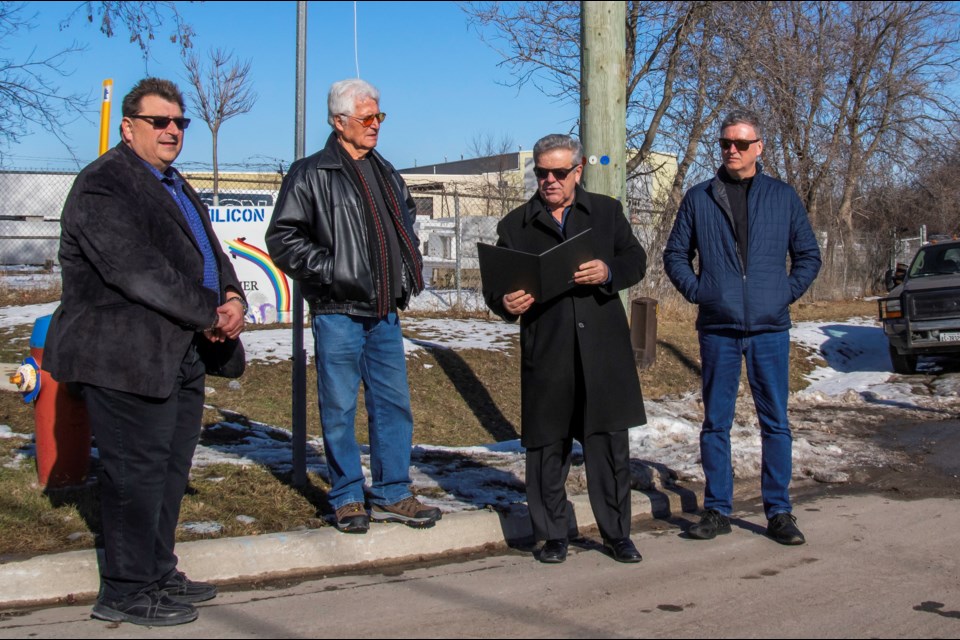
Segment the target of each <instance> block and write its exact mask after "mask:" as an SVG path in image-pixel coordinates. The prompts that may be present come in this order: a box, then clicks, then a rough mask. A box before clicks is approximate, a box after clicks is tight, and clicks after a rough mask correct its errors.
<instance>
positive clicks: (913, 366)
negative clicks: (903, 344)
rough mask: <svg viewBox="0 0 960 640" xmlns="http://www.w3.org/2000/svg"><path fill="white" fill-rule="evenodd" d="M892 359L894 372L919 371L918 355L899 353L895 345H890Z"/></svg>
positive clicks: (910, 372)
mask: <svg viewBox="0 0 960 640" xmlns="http://www.w3.org/2000/svg"><path fill="white" fill-rule="evenodd" d="M890 361H891V362H892V363H893V371H894V373H899V374H901V375H911V374H914V373H916V372H917V356H916V355H912V354H909V353H907V354H903V355H901V354H899V353H897V349H896V347H894V346H892V345H891V346H890Z"/></svg>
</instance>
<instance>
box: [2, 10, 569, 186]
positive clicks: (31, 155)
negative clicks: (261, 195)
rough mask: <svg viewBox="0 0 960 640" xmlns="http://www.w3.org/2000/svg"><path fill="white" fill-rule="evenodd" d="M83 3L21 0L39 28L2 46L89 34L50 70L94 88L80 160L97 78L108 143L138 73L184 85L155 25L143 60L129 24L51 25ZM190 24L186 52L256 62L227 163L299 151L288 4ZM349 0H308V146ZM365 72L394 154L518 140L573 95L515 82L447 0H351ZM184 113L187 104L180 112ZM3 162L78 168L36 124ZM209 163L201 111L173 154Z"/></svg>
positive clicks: (91, 126) (450, 152)
mask: <svg viewBox="0 0 960 640" xmlns="http://www.w3.org/2000/svg"><path fill="white" fill-rule="evenodd" d="M79 4H80V3H78V2H43V3H40V2H28V3H26V9H25V14H27V15H32V14H36V17H35V20H34V22H35V24H36V27H35V28H34V29H33V30H32V31H30V32H24V33H21V34H19V36H18V38H16V39H13V38H8V39H6V41H4V42H3V43H2V45H3V48H4V49H5V51H4V52H3V55H4V57H14V58H21V59H22V58H23V57H24V56H25V55H26V54H27V53H28V52H29V51H30V50H34V49H35V51H36V54H35V56H41V55H45V54H46V55H49V54H52V53H54V52H55V51H57V50H59V49H60V48H63V47H64V46H68V45H70V44H71V43H72V42H73V41H76V42H78V43H79V44H82V45H86V47H87V50H86V51H85V52H84V53H81V54H76V55H74V57H73V58H70V59H69V60H68V62H67V65H66V67H67V68H68V69H71V70H72V73H71V75H70V76H69V77H67V78H64V79H60V80H58V83H59V84H60V86H61V88H62V90H64V91H75V90H80V91H83V92H87V91H89V92H90V95H91V97H92V98H93V101H92V102H91V113H90V116H89V117H90V122H83V121H80V122H78V123H76V124H74V125H72V126H71V127H70V129H69V135H70V137H71V141H70V142H71V144H72V146H73V147H74V150H75V152H76V154H77V156H78V158H79V159H80V160H81V163H82V164H86V163H87V162H89V161H91V160H93V159H94V158H95V157H96V154H97V147H98V139H99V109H100V107H99V102H98V96H99V92H100V87H101V83H102V82H103V80H104V79H106V78H112V79H113V81H114V103H113V114H112V118H111V139H110V142H111V144H115V143H116V142H117V141H118V139H117V125H118V123H119V117H120V115H119V111H120V108H119V102H120V100H121V99H122V97H123V95H124V94H125V93H126V92H127V91H129V89H130V87H131V86H132V85H133V84H134V83H135V82H136V81H137V80H139V79H140V78H141V77H144V76H145V75H155V76H161V77H167V78H170V79H173V80H175V81H177V82H178V84H180V86H181V89H186V80H185V72H184V68H183V63H182V61H181V58H180V55H179V47H178V46H177V45H174V44H171V43H170V42H169V41H168V40H167V39H165V37H164V36H165V35H166V34H167V33H168V32H169V29H168V28H167V25H164V28H163V29H162V30H161V31H160V32H159V33H158V37H157V40H155V41H154V43H153V46H152V48H151V51H150V57H149V58H148V59H147V60H144V58H143V56H142V55H141V52H140V50H139V48H138V47H137V45H136V44H133V43H130V42H128V41H127V40H128V38H127V37H126V32H125V31H120V30H118V35H116V36H114V37H113V38H107V37H106V36H104V35H103V34H101V33H100V31H99V28H98V24H90V23H88V22H86V20H85V19H84V18H83V16H82V15H79V16H77V17H75V18H74V19H73V21H72V23H71V25H70V27H69V28H67V29H64V30H61V29H60V27H59V25H60V23H61V22H62V21H63V19H64V18H65V17H66V16H68V15H69V14H70V12H71V11H72V10H73V9H75V8H76V7H77V6H78V5H79ZM177 4H178V6H179V8H180V11H181V14H182V15H183V16H184V18H185V19H186V21H187V22H189V23H190V24H191V25H192V26H193V28H194V30H195V31H196V34H197V35H196V38H195V39H194V51H196V52H197V53H199V54H201V55H205V54H206V52H207V50H208V49H210V48H213V47H222V48H224V49H227V50H234V51H235V52H236V55H237V56H238V57H240V58H243V59H250V60H251V61H252V65H253V69H252V77H253V87H254V90H255V91H256V92H257V93H258V94H259V100H258V102H257V104H256V107H255V108H254V109H253V110H252V111H251V112H250V113H248V114H245V115H240V116H237V117H235V118H234V119H232V120H229V121H228V122H226V123H225V124H224V125H223V126H222V127H221V129H220V145H219V147H220V162H221V167H222V168H224V169H226V168H229V167H227V166H225V165H229V164H233V163H247V162H258V161H260V162H263V161H264V157H266V158H277V159H283V160H284V161H285V166H286V164H287V163H288V162H289V161H290V160H292V159H293V145H294V75H295V62H296V58H295V56H296V3H294V2H269V3H266V2H204V3H187V2H183V3H177ZM353 7H354V3H353V2H310V3H308V19H307V36H308V38H307V39H308V41H307V153H308V154H309V153H312V152H313V151H315V150H317V149H318V148H319V147H320V146H322V144H323V142H324V141H325V140H326V137H327V135H328V134H329V132H330V127H329V125H328V124H327V122H326V94H327V90H328V88H329V86H330V84H331V83H332V82H334V81H336V80H341V79H343V78H349V77H355V76H356V69H355V64H354V26H353ZM357 7H358V9H357V10H358V27H357V29H358V38H359V64H360V75H361V77H363V78H364V79H365V80H367V81H369V82H371V83H373V84H374V85H376V86H377V87H378V88H379V89H380V92H381V104H380V107H381V109H382V110H383V111H385V112H387V113H388V114H389V117H388V119H387V121H386V122H385V123H384V126H383V129H382V131H381V136H380V144H379V147H378V149H379V150H380V152H381V153H383V154H384V156H385V157H386V158H387V159H388V160H390V161H391V162H393V163H394V164H395V165H396V166H397V167H406V166H412V165H413V164H414V163H416V164H418V165H424V164H433V163H436V162H442V161H443V160H444V158H445V157H446V158H447V159H449V160H454V159H459V158H460V155H461V154H467V152H468V147H469V142H470V140H471V139H472V138H473V137H474V136H476V135H477V134H485V133H490V134H492V135H493V136H494V137H495V138H496V139H499V138H501V137H502V136H503V135H504V134H505V135H507V136H508V137H510V138H512V139H513V141H514V143H515V145H516V146H521V147H523V148H524V149H530V148H531V147H532V146H533V143H534V142H535V141H536V140H537V139H538V138H539V137H540V136H542V135H544V134H547V133H554V132H564V133H565V132H568V131H570V130H571V129H572V128H573V127H574V126H575V123H576V119H577V116H578V108H577V107H576V106H575V105H569V104H559V103H557V102H555V101H554V100H553V99H551V98H548V97H546V96H544V95H543V94H542V93H540V92H539V91H538V90H537V89H536V88H534V87H532V86H527V87H524V88H523V89H522V90H519V91H518V90H517V89H516V88H514V87H509V86H504V85H505V83H508V82H510V81H511V80H512V78H511V77H510V76H509V74H508V73H507V72H506V71H505V70H504V69H501V68H498V67H497V63H498V62H500V57H499V56H498V55H497V54H496V53H495V52H494V51H493V50H492V49H491V48H490V47H489V46H487V45H486V44H484V43H483V42H481V40H480V38H479V36H478V35H477V34H476V33H475V31H474V30H473V29H472V28H469V27H468V26H467V20H466V15H465V14H464V13H463V12H462V11H461V10H460V8H459V7H458V6H457V5H456V4H455V3H453V2H359V3H357ZM187 115H188V116H190V115H194V116H195V114H191V113H189V112H188V114H187ZM4 153H5V155H6V156H7V158H6V160H5V165H6V166H7V167H8V168H23V169H45V168H53V169H72V168H75V166H76V165H75V163H72V162H70V161H69V158H70V156H69V154H68V153H67V152H66V150H65V149H64V148H63V145H62V144H60V143H59V142H58V141H57V140H56V139H55V138H53V137H52V136H50V135H49V134H46V133H45V132H43V131H42V130H40V129H39V128H37V129H34V131H33V132H32V134H31V135H29V136H26V137H24V138H23V139H22V141H21V142H20V143H19V144H17V145H14V146H11V147H9V148H6V149H4ZM210 162H211V139H210V131H209V129H208V128H207V126H206V124H205V123H204V122H202V121H201V120H198V119H195V120H194V122H193V123H192V124H191V127H190V129H189V131H188V132H187V138H186V143H185V145H184V151H183V153H182V154H181V155H180V159H179V161H178V163H177V164H178V166H186V167H189V166H190V164H191V163H205V164H209V163H210Z"/></svg>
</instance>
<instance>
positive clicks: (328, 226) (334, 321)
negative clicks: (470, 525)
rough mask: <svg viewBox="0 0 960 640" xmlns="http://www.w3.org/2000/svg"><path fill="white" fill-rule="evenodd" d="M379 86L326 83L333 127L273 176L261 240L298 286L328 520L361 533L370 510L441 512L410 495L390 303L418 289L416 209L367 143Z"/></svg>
mask: <svg viewBox="0 0 960 640" xmlns="http://www.w3.org/2000/svg"><path fill="white" fill-rule="evenodd" d="M379 103H380V94H379V92H378V91H377V90H376V89H375V88H374V87H373V86H371V85H370V84H368V83H367V82H364V81H363V80H359V79H354V80H342V81H340V82H336V83H334V84H333V86H332V87H331V88H330V94H329V96H328V99H327V107H328V112H329V113H328V118H327V119H328V121H329V122H330V126H331V127H333V132H332V133H331V134H330V137H329V138H328V139H327V144H326V146H325V147H324V148H323V149H322V150H321V151H320V152H318V153H316V154H314V155H312V156H309V157H307V158H304V159H302V160H299V161H297V162H296V163H294V165H293V166H292V167H291V168H290V172H289V173H288V174H287V175H286V177H284V180H283V185H282V186H281V187H280V195H279V197H278V199H277V204H276V207H275V208H274V212H273V218H272V220H271V221H270V226H269V228H268V229H267V236H266V243H267V248H268V250H269V252H270V257H271V258H272V259H273V261H274V263H275V264H276V265H277V266H278V267H279V268H280V269H281V270H283V272H284V273H286V274H287V275H289V276H290V277H291V278H293V279H294V280H297V281H298V282H299V283H300V286H301V289H302V291H303V295H304V298H305V299H306V300H307V302H308V304H309V305H310V313H311V315H312V318H313V322H312V326H313V335H314V343H315V345H316V365H317V391H318V395H317V397H318V401H319V404H320V424H321V428H322V430H323V443H324V450H325V453H326V457H327V470H328V475H329V479H330V485H331V488H330V494H329V499H330V503H331V505H332V506H333V508H334V509H335V510H336V514H335V518H336V525H337V527H338V528H339V529H340V530H341V531H344V532H349V533H364V532H366V531H367V529H368V527H369V522H370V518H371V517H372V518H373V519H374V520H375V521H380V522H402V523H404V524H406V525H408V526H411V527H429V526H433V524H434V523H435V522H436V521H437V520H439V519H440V516H441V513H440V510H439V509H437V508H431V507H426V506H424V505H423V504H422V503H421V502H420V501H419V500H417V499H416V498H415V497H414V496H413V495H412V494H411V493H410V473H409V468H410V446H411V442H412V440H413V414H412V412H411V410H410V392H409V387H408V385H407V369H406V359H405V356H404V350H403V336H402V335H401V332H400V320H399V317H398V315H397V311H398V309H404V308H406V306H407V303H408V302H409V300H410V297H411V296H413V295H417V294H418V293H420V291H421V290H422V289H423V276H422V274H421V272H422V258H421V256H420V251H419V241H418V239H417V236H416V234H415V233H414V231H413V217H414V212H415V211H416V209H415V207H414V203H413V199H412V198H411V197H410V192H409V191H408V190H407V187H406V185H405V184H404V182H403V179H402V178H401V177H400V174H398V173H397V172H396V170H395V169H394V168H393V166H392V165H391V164H390V163H389V162H387V161H386V160H384V159H383V157H382V156H381V155H380V154H379V153H377V152H376V151H375V150H374V148H375V147H376V145H377V140H378V137H379V133H380V124H381V123H382V122H383V120H384V118H386V114H384V113H382V112H381V111H380V104H379ZM361 380H363V384H364V399H365V402H366V408H367V414H368V416H369V429H370V473H371V476H372V483H371V485H370V487H369V502H370V513H369V514H368V512H367V509H366V506H365V496H364V475H363V467H362V465H361V462H360V448H359V446H358V445H357V441H356V436H355V433H354V418H355V415H356V408H357V392H358V391H359V386H360V381H361Z"/></svg>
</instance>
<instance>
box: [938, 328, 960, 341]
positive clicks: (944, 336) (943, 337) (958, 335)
mask: <svg viewBox="0 0 960 640" xmlns="http://www.w3.org/2000/svg"><path fill="white" fill-rule="evenodd" d="M940 342H960V332H957V331H952V332H950V333H941V334H940Z"/></svg>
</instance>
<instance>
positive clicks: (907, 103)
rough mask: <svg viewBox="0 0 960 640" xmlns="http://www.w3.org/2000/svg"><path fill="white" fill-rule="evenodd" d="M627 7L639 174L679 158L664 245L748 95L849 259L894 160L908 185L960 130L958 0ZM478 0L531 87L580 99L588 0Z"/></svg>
mask: <svg viewBox="0 0 960 640" xmlns="http://www.w3.org/2000/svg"><path fill="white" fill-rule="evenodd" d="M627 5H628V6H627V18H626V20H627V34H628V37H627V42H626V43H625V45H626V53H627V61H628V64H629V67H630V72H629V74H628V77H627V79H626V90H627V101H628V107H627V109H628V110H627V140H628V146H629V147H630V148H631V149H634V150H636V152H635V153H634V154H633V155H632V156H631V160H630V164H629V170H630V173H629V174H628V176H630V177H634V178H635V177H637V176H642V175H643V174H651V173H655V172H656V171H657V170H658V167H657V166H656V163H655V162H653V161H652V159H653V158H654V157H655V155H654V153H653V152H654V150H655V149H656V150H659V151H665V152H668V153H673V154H675V155H676V156H677V173H676V176H675V179H674V182H673V185H672V186H671V188H670V190H669V195H668V196H667V197H665V198H663V199H662V207H663V209H662V211H663V214H665V215H662V216H661V217H660V218H659V222H660V229H659V231H658V232H657V233H654V234H653V235H651V242H653V243H654V244H653V246H652V247H651V250H652V251H657V250H658V248H659V243H661V242H662V241H663V237H664V233H665V231H666V230H667V225H668V223H669V222H670V219H669V218H670V217H672V216H671V214H672V212H673V211H675V210H676V207H677V205H678V204H679V200H680V197H681V195H682V193H683V191H684V189H685V188H686V187H687V186H688V183H689V181H690V180H691V178H697V179H702V178H706V177H708V176H709V175H710V174H712V173H713V171H714V170H715V168H716V164H717V158H716V155H715V153H716V147H715V145H714V142H713V140H712V138H714V137H715V135H716V124H717V121H718V118H719V117H720V116H721V115H722V113H724V112H725V111H727V110H729V109H730V108H732V107H734V106H746V107H751V108H754V109H755V110H757V111H758V112H759V113H760V114H761V116H762V117H763V118H764V119H765V120H766V126H765V128H764V138H765V142H766V150H765V152H764V165H765V170H766V171H767V172H768V173H771V174H772V175H774V176H777V177H780V178H782V179H784V180H786V181H788V182H790V183H792V184H793V185H794V186H795V187H796V188H797V190H798V192H799V193H800V195H801V198H802V199H803V201H804V203H805V205H806V206H807V208H808V210H809V212H810V217H811V220H812V222H813V223H814V225H815V227H816V228H818V229H819V230H822V231H823V230H825V231H827V232H828V233H829V234H830V237H829V239H828V244H829V246H830V251H831V252H832V251H833V250H834V248H836V247H844V246H845V247H847V248H848V249H851V251H849V252H848V255H847V256H846V257H845V258H844V259H847V258H849V256H850V255H852V254H853V253H855V252H856V249H855V248H854V238H853V233H854V231H856V230H858V229H861V230H862V229H865V228H867V227H869V226H870V221H871V217H872V216H878V215H882V214H880V213H878V208H877V207H874V206H872V205H871V206H869V207H868V206H867V205H866V199H865V196H866V193H867V192H868V191H870V190H871V189H876V188H877V185H879V184H881V183H882V182H883V181H882V180H881V178H882V177H883V174H884V173H887V172H892V173H893V174H894V175H895V176H898V177H897V179H896V180H893V182H894V183H897V180H899V184H904V182H903V181H904V177H905V176H906V177H912V176H913V172H912V167H913V165H914V164H916V163H917V162H918V161H919V160H920V159H921V158H922V157H923V156H924V155H930V154H932V153H935V152H936V150H937V148H938V147H939V148H942V147H944V145H947V146H949V145H950V144H952V143H953V141H955V140H956V139H957V135H956V133H955V132H956V131H957V130H958V128H957V126H956V125H957V124H958V122H957V121H958V119H960V118H958V113H960V108H958V104H957V100H956V90H955V89H956V87H955V84H951V83H955V81H956V68H957V66H958V65H957V62H958V45H960V35H958V33H960V29H958V22H960V18H958V13H960V10H958V9H957V8H956V5H955V4H953V3H949V2H935V1H914V2H887V1H880V0H877V1H865V2H828V1H826V0H809V1H804V2H784V1H765V2H725V1H721V2H712V3H707V2H700V1H685V2H684V1H681V2H656V1H653V2H634V1H631V2H628V3H627ZM464 10H465V11H466V13H467V14H468V16H469V20H470V22H471V23H472V24H473V25H474V26H475V27H476V28H477V30H478V31H479V32H480V34H481V37H482V38H484V39H485V40H486V41H487V42H488V43H489V44H491V46H493V47H494V48H495V49H496V50H497V51H499V52H500V53H501V55H502V56H503V63H502V64H503V65H504V66H505V67H507V68H508V69H509V70H510V71H511V72H512V74H513V78H514V82H515V83H516V84H517V85H523V84H532V85H534V86H537V87H538V88H540V89H541V90H543V91H544V93H545V94H547V95H549V96H551V97H555V98H559V99H561V100H571V101H578V100H579V98H580V96H579V56H580V51H579V3H577V2H526V3H501V2H474V3H469V4H466V5H464ZM928 182H929V181H928ZM915 184H922V182H915ZM894 186H896V184H894ZM891 188H892V187H891ZM894 192H895V189H894V191H890V193H894ZM940 192H943V190H941V191H940ZM651 222H653V221H651ZM828 259H829V253H828ZM843 269H844V274H846V266H844V267H843ZM651 275H652V277H651V278H649V280H651V281H656V279H657V278H656V273H652V274H651Z"/></svg>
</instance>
